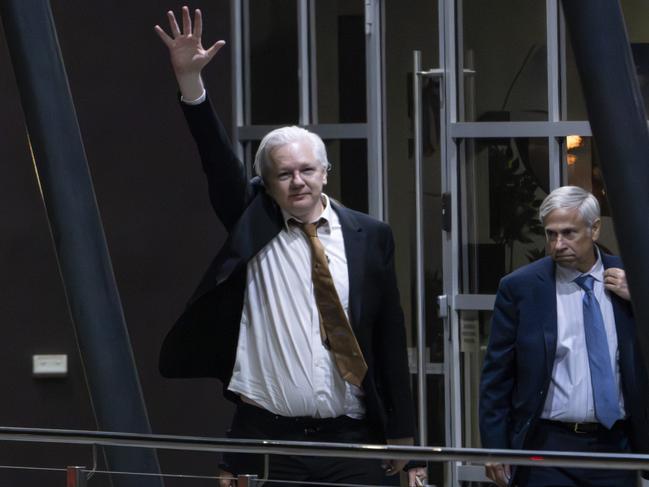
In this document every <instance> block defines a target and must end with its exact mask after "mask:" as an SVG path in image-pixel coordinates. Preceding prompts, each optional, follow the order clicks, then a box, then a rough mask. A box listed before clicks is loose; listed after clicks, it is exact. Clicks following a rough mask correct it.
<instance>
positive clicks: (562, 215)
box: [544, 208, 600, 272]
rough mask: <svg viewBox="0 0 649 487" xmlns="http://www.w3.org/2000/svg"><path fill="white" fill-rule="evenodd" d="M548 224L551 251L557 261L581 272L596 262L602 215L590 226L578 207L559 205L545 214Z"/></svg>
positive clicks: (549, 249) (545, 225)
mask: <svg viewBox="0 0 649 487" xmlns="http://www.w3.org/2000/svg"><path fill="white" fill-rule="evenodd" d="M544 227H545V237H546V241H547V251H548V254H550V255H551V256H552V259H554V261H555V262H556V263H557V264H559V265H561V266H563V267H569V268H571V269H576V270H578V271H581V272H586V271H588V270H589V269H590V268H591V267H592V266H593V264H595V260H596V257H595V249H594V244H595V242H596V241H597V239H598V238H599V229H600V220H599V219H597V220H595V223H593V226H592V227H589V226H588V224H587V223H586V222H585V221H584V219H583V217H582V216H581V213H579V210H578V209H576V208H573V209H562V208H558V209H556V210H553V211H551V212H550V213H549V214H548V215H547V216H546V217H545V221H544Z"/></svg>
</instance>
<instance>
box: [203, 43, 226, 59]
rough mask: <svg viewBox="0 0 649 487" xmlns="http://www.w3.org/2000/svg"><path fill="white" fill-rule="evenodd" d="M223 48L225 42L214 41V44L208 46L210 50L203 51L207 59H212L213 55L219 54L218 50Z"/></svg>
mask: <svg viewBox="0 0 649 487" xmlns="http://www.w3.org/2000/svg"><path fill="white" fill-rule="evenodd" d="M223 46H225V41H216V42H215V43H214V44H212V45H211V46H210V48H209V49H208V50H207V51H205V54H206V55H207V59H208V60H209V59H212V58H213V57H214V55H215V54H216V53H217V52H219V50H220V49H221V48H222V47H223Z"/></svg>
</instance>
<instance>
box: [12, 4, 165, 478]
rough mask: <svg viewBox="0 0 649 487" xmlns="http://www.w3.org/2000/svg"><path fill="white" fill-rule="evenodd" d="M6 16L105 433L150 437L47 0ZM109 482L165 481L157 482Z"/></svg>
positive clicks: (140, 459)
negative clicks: (132, 433) (135, 434)
mask: <svg viewBox="0 0 649 487" xmlns="http://www.w3.org/2000/svg"><path fill="white" fill-rule="evenodd" d="M0 15H1V16H2V23H3V25H4V30H5V35H6V38H7V44H8V47H9V52H10V54H11V59H12V63H13V67H14V71H15V75H16V80H17V81H18V90H19V92H20V98H21V101H22V107H23V111H24V113H25V120H26V122H27V131H28V134H29V140H30V143H31V146H32V151H33V155H34V159H35V161H34V162H35V167H36V171H37V174H38V179H39V182H40V187H41V191H42V194H43V200H44V203H45V207H46V210H47V216H48V219H49V223H50V228H51V232H52V237H53V240H54V245H55V247H56V253H57V257H58V262H59V268H60V271H61V277H62V279H63V284H64V287H65V292H66V296H67V300H68V305H69V309H70V314H71V316H72V320H73V322H74V326H75V330H76V335H77V340H78V344H79V348H80V352H81V357H82V359H83V364H84V368H85V374H86V379H87V382H88V387H89V390H90V397H91V400H92V406H93V409H94V413H95V418H96V420H97V424H98V428H99V429H103V430H108V431H124V432H134V433H144V434H149V433H150V431H151V430H150V426H149V421H148V417H147V413H146V408H145V405H144V401H143V398H142V391H141V388H140V382H139V379H138V375H137V371H136V367H135V362H134V360H133V353H132V350H131V344H130V340H129V336H128V332H127V329H126V323H125V320H124V315H123V312H122V305H121V302H120V299H119V295H118V292H117V286H116V283H115V278H114V275H113V269H112V265H111V261H110V257H109V255H108V248H107V245H106V239H105V236H104V231H103V227H102V224H101V220H100V217H99V211H98V208H97V203H96V200H95V194H94V190H93V186H92V181H91V178H90V172H89V170H88V163H87V161H86V155H85V151H84V148H83V142H82V140H81V134H80V131H79V126H78V122H77V118H76V113H75V109H74V104H73V102H72V97H71V95H70V90H69V87H68V80H67V76H66V72H65V68H64V65H63V60H62V57H61V53H60V49H59V44H58V39H57V35H56V30H55V27H54V21H53V18H52V12H51V10H50V5H49V2H48V1H47V0H30V1H24V0H0ZM98 96H100V95H98ZM105 455H106V460H107V463H108V467H109V469H111V470H117V471H123V472H145V473H154V474H155V473H160V467H159V464H158V459H157V456H156V454H155V451H153V450H146V449H129V448H118V447H106V448H105ZM112 482H113V485H115V486H116V487H135V486H138V487H142V486H150V487H154V486H156V487H160V486H162V485H163V483H162V480H161V479H160V478H159V477H156V476H144V477H143V476H132V475H131V476H129V475H118V476H113V478H112Z"/></svg>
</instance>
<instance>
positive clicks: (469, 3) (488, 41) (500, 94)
mask: <svg viewBox="0 0 649 487" xmlns="http://www.w3.org/2000/svg"><path fill="white" fill-rule="evenodd" d="M462 8H463V12H462V17H461V18H462V19H463V26H461V30H460V32H462V33H463V36H464V37H463V39H462V43H463V47H464V49H463V57H462V59H461V62H460V63H458V64H461V63H462V62H463V63H464V66H460V70H462V69H463V68H466V69H472V70H475V75H473V76H472V77H471V79H467V82H466V83H465V89H464V106H465V110H464V114H461V115H460V116H461V117H464V118H463V120H465V121H485V122H486V121H509V120H517V121H518V120H527V121H530V120H547V117H548V115H547V113H548V103H547V54H546V28H545V2H530V1H527V2H525V1H523V2H522V1H520V0H491V1H489V2H485V1H483V0H464V1H463V2H462ZM460 72H462V71H460Z"/></svg>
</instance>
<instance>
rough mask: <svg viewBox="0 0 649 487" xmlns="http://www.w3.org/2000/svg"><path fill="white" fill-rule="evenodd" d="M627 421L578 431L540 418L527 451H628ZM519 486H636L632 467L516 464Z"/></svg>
mask: <svg viewBox="0 0 649 487" xmlns="http://www.w3.org/2000/svg"><path fill="white" fill-rule="evenodd" d="M626 428H627V423H626V422H622V421H618V422H617V423H616V424H615V425H614V426H613V428H611V429H610V430H607V429H606V428H604V427H600V428H598V429H597V430H596V431H593V432H589V433H577V432H575V431H574V430H572V429H571V428H570V427H569V426H568V424H567V423H558V422H555V421H545V420H540V421H539V422H538V424H537V425H536V428H535V429H534V431H533V432H532V433H531V437H530V438H529V444H527V445H526V446H525V448H526V449H529V450H551V451H570V452H593V453H630V452H631V447H630V446H629V436H628V434H627V431H626ZM516 480H517V482H514V485H518V487H636V485H637V473H636V471H635V470H613V469H596V468H578V467H575V468H572V467H571V468H566V467H518V468H517V473H516Z"/></svg>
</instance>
